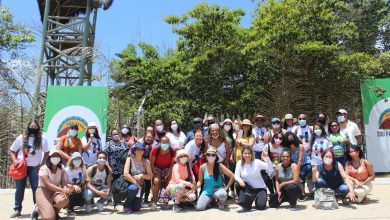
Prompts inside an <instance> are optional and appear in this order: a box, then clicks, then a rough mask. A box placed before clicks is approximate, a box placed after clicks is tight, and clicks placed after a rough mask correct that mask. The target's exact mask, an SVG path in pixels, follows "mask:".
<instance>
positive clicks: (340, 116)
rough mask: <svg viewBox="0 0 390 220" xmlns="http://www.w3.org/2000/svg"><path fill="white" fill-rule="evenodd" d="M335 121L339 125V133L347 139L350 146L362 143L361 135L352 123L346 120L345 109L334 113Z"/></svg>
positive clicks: (346, 113)
mask: <svg viewBox="0 0 390 220" xmlns="http://www.w3.org/2000/svg"><path fill="white" fill-rule="evenodd" d="M336 116H337V121H338V122H339V123H340V131H341V133H343V134H344V135H345V136H347V137H348V139H349V140H350V142H351V144H354V145H358V144H361V143H362V133H361V131H360V129H359V127H358V126H357V124H356V123H355V122H353V121H350V120H348V112H347V110H345V109H339V110H338V111H337V112H336Z"/></svg>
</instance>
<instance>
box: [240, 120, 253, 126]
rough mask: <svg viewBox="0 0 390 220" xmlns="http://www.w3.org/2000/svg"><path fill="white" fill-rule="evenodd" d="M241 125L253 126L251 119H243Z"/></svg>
mask: <svg viewBox="0 0 390 220" xmlns="http://www.w3.org/2000/svg"><path fill="white" fill-rule="evenodd" d="M241 125H249V126H253V124H252V123H251V121H250V120H249V119H244V120H243V121H242V122H241Z"/></svg>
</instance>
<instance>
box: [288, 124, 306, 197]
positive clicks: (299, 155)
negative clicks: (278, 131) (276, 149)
mask: <svg viewBox="0 0 390 220" xmlns="http://www.w3.org/2000/svg"><path fill="white" fill-rule="evenodd" d="M284 146H285V147H286V148H289V149H290V150H291V159H292V161H293V162H294V163H295V164H296V165H297V167H298V170H299V178H300V179H301V181H302V195H299V200H300V201H302V200H304V199H305V181H306V177H307V175H309V174H310V173H311V169H312V167H311V160H310V157H309V155H308V154H307V153H306V152H305V149H304V147H303V144H302V142H301V141H300V140H299V138H298V137H297V135H296V134H295V133H293V132H291V131H288V132H286V134H285V135H284Z"/></svg>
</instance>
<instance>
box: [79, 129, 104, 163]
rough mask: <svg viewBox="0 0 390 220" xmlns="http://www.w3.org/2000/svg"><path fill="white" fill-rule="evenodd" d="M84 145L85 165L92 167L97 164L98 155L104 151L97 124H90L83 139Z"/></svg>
mask: <svg viewBox="0 0 390 220" xmlns="http://www.w3.org/2000/svg"><path fill="white" fill-rule="evenodd" d="M81 142H82V143H83V154H82V155H83V159H84V162H85V164H86V165H87V167H88V166H91V165H93V164H95V162H96V158H97V156H96V154H97V153H98V152H100V151H102V150H103V144H102V140H101V138H100V135H99V131H98V129H97V126H96V123H95V122H89V123H88V126H87V131H86V132H85V136H84V137H83V138H82V139H81Z"/></svg>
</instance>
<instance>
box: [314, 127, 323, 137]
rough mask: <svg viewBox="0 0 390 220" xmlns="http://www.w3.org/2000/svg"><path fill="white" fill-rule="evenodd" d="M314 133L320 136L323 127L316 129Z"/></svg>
mask: <svg viewBox="0 0 390 220" xmlns="http://www.w3.org/2000/svg"><path fill="white" fill-rule="evenodd" d="M314 133H315V134H316V135H317V137H318V136H320V135H321V134H322V130H321V129H316V130H314Z"/></svg>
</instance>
